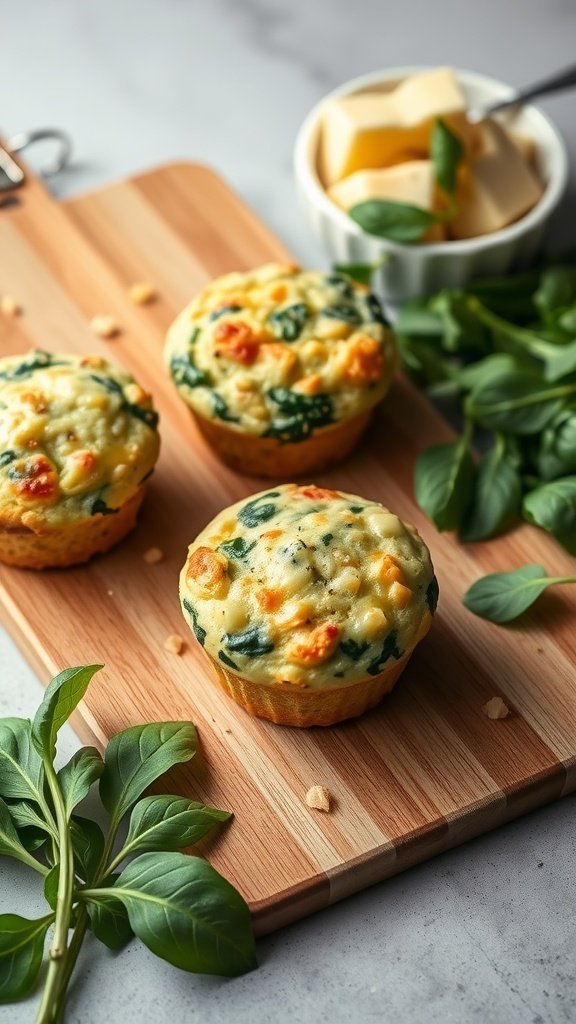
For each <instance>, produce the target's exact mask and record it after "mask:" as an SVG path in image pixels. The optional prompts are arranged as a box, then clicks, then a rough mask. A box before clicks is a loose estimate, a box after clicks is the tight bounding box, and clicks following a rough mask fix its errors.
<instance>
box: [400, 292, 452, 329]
mask: <svg viewBox="0 0 576 1024" xmlns="http://www.w3.org/2000/svg"><path fill="white" fill-rule="evenodd" d="M394 326H395V329H396V332H397V334H408V335H424V337H429V336H430V335H433V336H437V337H440V336H441V335H442V332H443V324H442V317H441V316H439V315H438V313H437V312H434V310H432V308H431V304H430V300H429V299H421V298H419V299H409V300H408V302H406V303H404V305H403V306H402V308H401V309H400V311H399V313H398V316H397V317H396V322H395V324H394Z"/></svg>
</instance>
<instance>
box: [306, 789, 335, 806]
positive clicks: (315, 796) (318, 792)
mask: <svg viewBox="0 0 576 1024" xmlns="http://www.w3.org/2000/svg"><path fill="white" fill-rule="evenodd" d="M305 800H306V803H307V804H308V807H312V808H314V810H315V811H329V810H330V803H331V798H330V792H329V790H327V789H326V786H311V787H310V789H309V790H308V792H307V793H306V797H305Z"/></svg>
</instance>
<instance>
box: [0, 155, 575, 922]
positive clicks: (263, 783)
mask: <svg viewBox="0 0 576 1024" xmlns="http://www.w3.org/2000/svg"><path fill="white" fill-rule="evenodd" d="M17 196H18V199H19V200H20V205H19V206H17V207H15V208H6V209H1V208H0V293H2V292H4V293H6V292H8V293H10V294H12V295H14V296H15V297H16V298H17V299H18V300H19V301H20V302H22V305H23V309H24V312H23V315H22V316H21V317H18V318H6V317H4V318H2V319H1V321H0V352H1V354H3V355H4V354H8V353H12V352H24V351H26V350H27V349H28V348H29V347H31V346H39V347H43V348H48V349H52V350H56V351H58V350H62V351H71V352H83V353H88V352H100V353H103V354H105V355H106V356H109V357H110V358H111V359H114V360H116V361H118V362H119V363H121V364H122V365H124V366H126V367H127V368H128V369H129V370H131V371H133V372H134V373H135V374H136V375H137V376H138V378H139V380H140V381H141V382H142V384H143V386H144V387H146V388H148V389H149V390H151V391H152V392H153V393H154V396H155V400H156V403H157V406H158V407H159V409H160V413H161V432H162V454H161V458H160V464H159V468H158V471H157V473H156V474H155V476H154V477H153V478H152V482H151V486H150V492H149V495H148V498H147V501H146V503H145V507H144V510H143V513H142V516H141V520H140V524H139V527H138V529H137V531H136V532H135V533H134V534H133V535H132V536H131V537H130V538H129V539H128V540H127V541H126V542H125V543H123V544H122V545H121V546H120V547H119V548H118V549H117V550H116V551H114V552H112V553H110V554H109V555H107V556H105V557H101V558H99V559H97V560H95V561H94V562H93V563H92V564H91V565H89V566H88V567H84V568H79V569H76V570H66V571H53V572H44V573H41V574H38V573H33V572H24V571H19V570H15V569H10V568H8V567H0V603H1V606H2V615H3V621H4V622H5V624H6V626H7V628H8V629H9V630H10V631H11V632H12V634H13V636H14V638H15V639H16V641H17V642H18V643H19V644H20V646H21V647H22V650H23V651H24V652H25V654H26V655H27V656H28V658H29V659H30V661H31V663H32V665H33V666H34V667H35V669H36V670H37V672H38V674H39V676H40V677H41V678H42V680H43V681H47V680H48V679H49V677H50V676H51V674H53V673H55V672H56V671H58V670H59V669H61V668H63V667H64V666H66V665H73V664H78V663H85V662H97V661H102V662H105V665H106V667H105V669H104V670H103V671H102V672H101V673H99V675H98V676H97V677H96V678H95V679H94V681H93V683H92V684H91V688H90V691H89V694H88V698H87V700H86V702H85V704H84V705H83V706H82V707H81V709H80V712H79V715H78V716H77V718H76V726H77V730H78V733H79V735H80V736H81V737H82V739H83V740H85V741H88V742H95V743H97V744H104V743H105V742H106V740H107V738H108V737H109V736H111V735H112V734H113V733H114V732H116V731H117V730H118V729H121V728H123V727H125V726H127V725H131V724H134V723H137V722H142V721H151V720H154V719H165V718H167V719H192V720H193V721H194V722H195V723H196V724H197V726H198V728H199V731H200V737H201V744H202V749H201V753H200V755H199V756H198V757H197V758H196V759H195V760H194V761H192V762H191V763H190V765H187V766H185V767H183V768H180V769H179V770H178V771H177V772H175V773H174V775H173V778H172V779H171V780H170V786H171V788H178V789H179V790H180V791H181V792H182V793H185V794H187V795H190V796H194V797H196V798H199V799H201V800H205V801H206V802H209V803H212V804H216V805H217V806H221V807H226V808H230V809H232V810H233V811H234V812H235V814H236V817H235V819H234V821H233V822H232V824H231V825H230V826H229V827H227V828H226V830H225V831H223V832H222V833H221V834H220V836H219V837H217V838H216V839H215V840H213V841H212V842H211V843H210V844H209V845H207V846H206V847H205V848H204V850H205V852H206V853H207V855H208V856H209V857H210V859H211V860H212V862H213V863H214V864H215V866H216V867H217V868H218V869H219V870H220V871H222V872H223V873H224V874H225V875H226V876H227V877H228V878H230V879H231V881H232V882H233V883H234V884H236V885H237V886H238V887H239V888H240V890H241V891H242V893H243V894H244V896H245V897H246V899H247V900H248V902H249V904H250V906H251V909H252V912H253V916H254V923H255V927H256V930H257V931H258V932H259V933H264V932H267V931H271V930H273V929H275V928H278V927H280V926H281V925H284V924H286V923H288V922H290V921H293V920H295V919H297V918H299V917H302V916H303V915H305V914H308V913H310V912H312V911H314V910H318V909H319V908H321V907H325V906H327V905H328V904H330V903H333V902H335V901H336V900H339V899H342V897H344V896H347V895H349V894H350V893H353V892H355V891H357V890H359V889H361V888H363V887H364V886H368V885H371V884H372V883H374V882H377V881H379V880H380V879H383V878H386V877H388V876H390V875H393V874H395V873H396V872H398V871H402V870H403V869H404V868H407V867H409V866H410V865H412V864H415V863H417V862H419V861H422V860H425V859H426V858H428V857H431V856H432V855H434V854H436V853H439V852H441V851H442V850H446V849H448V848H449V847H451V846H454V845H456V844H458V843H461V842H462V841H463V840H465V839H469V838H470V837H472V836H474V835H477V834H479V833H482V832H485V831H487V830H488V829H490V828H493V827H494V826H496V825H499V824H501V823H502V822H505V821H509V820H510V819H512V818H515V817H516V816H518V815H519V814H523V813H524V812H526V811H528V810H531V809H532V808H535V807H537V806H539V805H541V804H544V803H546V802H547V801H550V800H553V799H555V798H557V797H559V796H561V795H562V794H564V793H568V792H570V791H571V790H573V789H574V788H576V770H575V755H576V671H575V669H574V662H575V659H576V630H575V629H574V622H575V613H576V592H575V591H576V588H570V587H565V588H562V589H557V590H556V591H555V592H554V593H549V594H547V595H546V596H545V597H543V598H542V600H541V601H540V602H539V603H538V606H537V609H535V610H534V611H533V612H532V613H530V615H529V616H527V617H526V620H525V621H524V622H523V623H522V624H521V625H518V626H515V627H510V628H507V629H503V628H499V627H497V626H493V625H490V624H487V623H484V622H481V621H480V620H478V619H476V618H474V617H473V616H472V615H470V614H469V613H468V612H466V611H465V609H464V608H463V607H462V606H461V603H460V598H461V595H462V593H463V592H464V590H465V589H466V587H467V586H468V585H469V584H470V583H471V582H472V581H473V580H474V579H476V578H477V577H478V576H479V575H481V574H483V573H486V572H490V571H495V570H498V569H505V568H511V567H514V566H517V565H519V564H521V563H523V562H526V561H538V562H542V563H543V564H544V565H546V566H547V567H548V569H549V570H550V571H551V572H552V573H553V574H558V575H562V574H564V573H566V572H567V571H569V570H571V571H573V560H572V559H570V558H569V557H568V556H567V555H566V554H565V553H563V552H562V551H561V550H560V549H559V547H558V546H557V545H556V544H554V543H553V542H552V541H551V540H550V539H549V538H548V537H546V536H545V535H543V534H542V533H539V532H537V531H536V530H534V529H532V528H530V527H528V526H524V527H522V528H521V529H519V530H517V531H516V532H515V533H514V534H512V535H509V536H507V537H504V538H502V539H500V540H497V541H494V542H490V543H487V544H483V545H469V546H467V547H461V546H459V545H458V544H457V543H456V542H455V540H454V539H453V538H452V537H451V536H446V535H439V534H437V533H436V531H435V529H434V528H433V526H432V525H431V524H430V523H429V522H428V521H427V520H426V519H425V518H424V516H423V515H422V514H421V513H420V511H419V510H418V509H417V508H416V506H415V504H414V500H413V496H412V471H413V464H414V459H415V456H416V453H417V451H418V448H419V446H421V445H422V444H423V443H426V444H428V443H431V442H434V441H441V440H443V439H446V438H448V437H449V436H450V430H449V428H448V427H447V426H446V425H445V424H444V423H443V422H442V420H441V419H440V417H439V416H438V415H437V414H436V413H435V412H434V411H433V409H432V408H431V406H430V405H429V403H428V402H427V401H426V400H424V399H423V398H422V397H421V396H420V395H419V394H418V393H417V392H416V391H415V390H414V389H413V388H412V387H411V386H410V385H409V384H408V383H407V382H406V381H405V380H402V379H399V380H398V381H397V382H396V384H395V386H394V389H393V391H392V394H391V396H390V398H389V400H388V401H387V402H386V404H385V408H384V409H383V410H382V412H381V413H380V414H379V415H378V416H377V419H376V422H375V423H374V426H373V427H372V429H371V431H370V433H369V436H368V438H367V440H366V442H365V443H364V444H363V447H362V451H361V453H359V454H357V455H355V456H353V457H352V458H351V459H350V460H348V461H347V462H346V463H345V464H344V465H342V466H340V467H337V468H336V469H334V470H333V471H332V472H330V473H328V474H324V475H322V476H320V477H319V478H318V479H317V482H318V483H321V484H323V483H325V484H328V485H329V486H333V487H338V488H342V489H344V490H349V491H352V492H355V493H358V494H365V495H366V496H367V497H369V498H375V499H377V500H381V501H383V502H384V503H385V504H387V505H389V506H390V507H391V508H392V509H394V510H395V511H396V512H398V513H399V514H400V515H401V516H402V517H404V518H406V519H408V520H410V521H412V522H414V523H416V525H417V526H418V528H419V529H420V531H421V532H422V534H423V535H424V537H425V538H426V540H427V541H428V543H429V545H430V547H431V549H432V553H433V558H434V562H435V564H436V567H437V572H438V577H439V580H440V588H441V597H440V605H439V614H438V617H437V621H436V625H435V627H434V629H433V630H432V632H431V634H430V635H429V637H428V638H427V640H426V641H425V642H424V643H423V644H422V645H421V647H420V648H419V649H418V651H417V653H416V655H415V656H414V658H413V660H412V662H411V663H410V665H409V667H408V669H407V671H406V673H405V675H404V677H403V679H402V681H401V683H400V684H399V686H398V687H397V689H396V690H395V691H394V693H393V695H392V696H391V697H390V698H388V699H387V700H386V701H385V702H384V703H383V704H382V705H381V706H380V707H379V708H378V709H376V710H375V711H374V712H372V713H370V714H368V715H366V716H365V717H364V718H362V719H360V720H358V721H356V722H352V723H347V724H344V725H342V726H339V727H334V728H331V729H325V730H322V729H317V730H308V731H299V730H296V729H288V728H280V727H278V726H274V725H271V724H268V723H264V722H261V721H258V720H256V719H252V718H250V717H249V716H248V715H247V714H246V713H245V712H244V711H242V710H241V709H240V708H239V707H237V706H236V705H235V704H233V703H232V702H231V701H230V700H229V699H228V698H227V697H226V696H225V695H224V694H222V693H221V692H220V691H219V690H218V689H217V688H216V687H215V686H214V685H213V684H212V682H210V681H209V679H208V677H207V675H206V670H205V663H204V659H203V657H202V655H201V652H200V650H199V649H198V647H197V646H196V645H195V643H194V642H192V641H191V642H190V643H189V644H188V646H187V648H186V650H185V653H184V654H183V656H182V657H180V658H179V657H177V656H175V655H173V654H169V653H168V652H166V651H165V650H164V648H163V644H164V640H165V639H166V637H167V636H168V634H170V633H181V634H186V627H185V625H184V622H183V620H182V618H181V616H180V609H179V604H178V595H177V578H178V572H179V569H180V566H181V564H182V563H183V561H184V558H185V554H186V548H187V545H188V543H189V542H190V541H191V540H192V539H193V538H194V536H195V535H196V533H197V532H198V531H199V530H200V529H201V528H202V527H203V526H204V525H205V523H206V522H207V521H208V520H209V519H210V518H211V517H212V516H213V515H214V514H215V513H216V512H218V511H219V510H220V509H221V508H222V507H223V506H224V505H227V504H228V503H230V502H233V501H237V500H238V499H239V498H241V497H242V496H244V495H247V494H249V493H250V492H251V491H256V490H259V489H260V488H261V487H262V486H265V484H263V483H262V482H261V481H259V480H255V479H249V478H246V477H242V476H238V475H236V474H235V473H233V472H231V471H229V470H227V469H225V468H224V467H223V466H222V465H220V463H219V462H218V461H217V460H216V459H215V458H214V457H213V456H212V454H211V452H210V451H209V449H208V448H207V447H206V445H205V444H204V442H203V441H202V439H201V438H200V436H199V434H198V433H197V432H196V429H195V428H194V426H193V425H192V423H191V420H190V417H189V415H188V413H187V411H186V410H185V408H184V407H183V405H182V404H181V403H180V401H179V399H178V398H177V397H176V394H175V392H174V390H173V387H172V384H171V382H170V380H169V379H168V377H167V375H166V372H165V370H164V368H163V365H162V343H163V335H164V331H165V329H166V327H167V326H168V324H169V323H170V321H171V319H172V317H173V316H174V314H175V313H176V312H177V311H178V310H179V309H180V307H181V306H183V305H184V303H186V302H187V300H188V299H189V298H190V296H191V295H192V294H193V293H194V292H196V291H197V290H198V289H199V288H201V287H202V286H203V285H204V284H205V283H206V282H207V281H208V280H209V279H210V278H211V277H213V276H214V275H216V274H220V273H223V272H225V271H230V270H232V269H243V268H247V267H249V266H251V265H254V264H257V263H260V262H263V261H265V260H270V259H278V258H280V259H283V258H285V257H286V256H287V255H288V253H287V252H286V250H285V249H284V247H283V246H282V244H281V243H280V242H278V241H277V240H276V239H275V238H273V236H272V235H271V234H270V233H269V231H268V230H267V229H266V228H265V227H263V225H262V224H260V223H259V221H258V220H257V219H256V217H255V216H254V214H253V213H251V212H250V211H249V210H248V209H246V207H245V206H244V205H243V204H242V203H241V202H240V200H239V199H238V198H237V197H236V196H235V195H233V194H232V193H231V192H230V190H229V189H228V188H227V186H226V185H225V184H224V183H223V182H222V181H221V180H220V179H219V178H217V177H216V176H215V175H214V174H213V173H212V172H211V171H209V170H207V169H206V168H204V167H199V166H193V165H187V164H178V165H171V166H168V167H162V168H160V169H158V170H155V171H152V172H150V173H148V174H144V175H142V176H140V177H138V178H136V179H134V180H133V181H126V182H121V183H119V184H117V185H113V186H110V187H109V188H106V189H103V190H102V191H99V192H95V193H92V194H91V195H88V196H84V197H82V198H80V199H74V200H71V201H69V202H67V203H64V204H57V203H56V202H54V201H53V200H52V199H51V198H50V197H49V196H48V194H47V193H46V192H45V191H44V190H43V188H42V186H41V185H40V184H39V183H38V182H35V181H33V180H32V181H29V183H28V184H27V185H26V186H25V187H24V188H23V189H21V190H20V191H19V192H18V194H17ZM138 280H148V281H151V282H153V284H154V285H155V286H156V287H157V288H158V292H159V299H158V301H157V302H155V303H154V304H153V305H150V306H147V307H138V306H135V305H133V304H132V303H131V302H130V300H129V298H128V296H127V288H128V286H129V285H130V284H131V283H133V282H134V281H138ZM100 313H109V314H111V315H113V316H114V317H116V318H117V320H118V321H119V323H120V324H121V325H122V327H123V333H122V335H121V336H120V337H119V338H118V339H117V340H115V341H111V342H104V341H100V340H98V339H96V338H95V337H94V336H93V335H92V333H91V332H90V330H89V327H88V321H89V320H90V318H91V317H92V316H94V315H95V314H100ZM153 545H154V546H159V547H161V548H162V549H163V550H164V552H165V559H164V561H163V562H161V563H160V564H158V565H154V566H151V565H148V564H147V563H146V562H145V561H144V560H143V558H142V554H143V552H144V551H146V549H147V548H149V547H151V546H153ZM496 694H501V695H502V696H503V697H504V699H505V701H506V703H507V704H508V705H509V706H510V707H511V708H512V714H511V715H510V717H509V718H507V719H506V720H501V721H491V720H489V719H488V718H486V717H485V715H484V714H483V713H482V705H483V704H484V703H485V701H487V700H488V699H489V698H490V697H493V696H495V695H496ZM314 784H323V785H326V786H328V788H329V789H330V791H331V793H332V795H333V797H334V801H335V806H334V810H333V812H332V813H330V814H322V813H320V812H317V811H312V810H310V809H309V808H308V807H307V806H306V805H305V803H304V794H305V793H306V790H307V789H308V788H309V786H311V785H314ZM164 789H166V784H165V783H164Z"/></svg>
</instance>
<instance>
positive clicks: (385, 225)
mask: <svg viewBox="0 0 576 1024" xmlns="http://www.w3.org/2000/svg"><path fill="white" fill-rule="evenodd" d="M462 155H463V148H462V143H461V142H460V139H459V138H458V136H457V135H455V134H454V132H452V131H451V130H450V128H449V127H448V125H447V124H446V122H445V121H443V120H442V118H441V117H438V118H437V119H436V121H435V122H434V127H433V128H432V132H431V134H430V158H431V160H432V164H433V166H434V175H435V178H436V181H437V183H438V185H439V187H440V188H441V190H442V192H443V193H444V195H445V197H446V199H447V200H448V203H447V208H446V209H445V210H425V209H423V207H421V206H415V205H413V204H412V203H399V202H396V201H394V200H391V199H366V200H364V202H362V203H356V205H355V206H352V207H351V208H350V210H348V214H349V216H350V217H351V218H352V220H354V221H356V223H357V224H359V225H360V227H361V228H362V230H363V231H366V232H367V233H368V234H369V235H377V236H378V237H379V238H387V239H389V241H391V242H401V243H410V242H419V241H421V239H422V238H423V237H424V235H425V234H426V232H427V231H429V230H430V229H431V228H433V227H434V226H435V225H436V224H445V223H447V222H449V221H451V220H453V219H454V217H455V216H456V213H457V212H458V210H457V206H456V203H455V199H454V197H455V193H456V183H457V173H458V166H459V164H460V161H461V160H462ZM364 266H365V265H364ZM361 273H362V275H364V274H365V269H363V270H362V271H361ZM364 283H366V282H364Z"/></svg>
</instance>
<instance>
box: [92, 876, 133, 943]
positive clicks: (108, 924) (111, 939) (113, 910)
mask: <svg viewBox="0 0 576 1024" xmlns="http://www.w3.org/2000/svg"><path fill="white" fill-rule="evenodd" d="M119 877H120V876H119V875H117V874H116V875H111V876H109V879H108V881H111V882H116V880H117V879H118V878H119ZM86 909H87V911H88V917H89V918H90V928H91V930H92V932H93V933H94V935H95V936H96V938H97V939H98V941H99V942H102V943H103V944H104V945H105V946H107V947H108V949H111V950H113V951H114V952H117V951H118V950H120V949H124V946H126V944H127V943H128V942H130V939H131V938H132V936H133V935H134V932H133V931H132V928H131V927H130V921H129V920H128V914H127V911H126V908H125V906H124V904H123V903H121V902H120V900H117V899H114V897H113V896H108V895H104V893H102V895H100V894H99V893H98V890H97V889H96V890H94V891H93V895H92V896H91V898H90V900H86Z"/></svg>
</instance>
